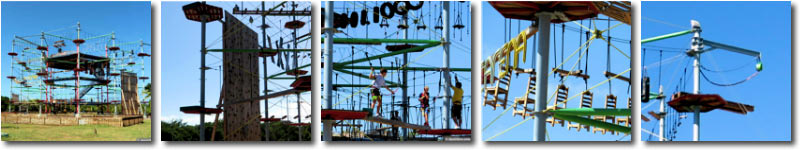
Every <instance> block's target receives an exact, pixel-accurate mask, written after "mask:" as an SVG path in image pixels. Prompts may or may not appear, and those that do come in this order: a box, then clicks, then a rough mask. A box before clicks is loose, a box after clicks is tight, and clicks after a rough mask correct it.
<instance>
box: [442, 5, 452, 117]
mask: <svg viewBox="0 0 800 150" xmlns="http://www.w3.org/2000/svg"><path fill="white" fill-rule="evenodd" d="M449 12H450V1H445V2H444V4H442V26H443V27H444V28H442V49H443V51H444V52H443V53H442V57H444V58H443V60H444V62H442V63H443V64H444V68H445V69H449V68H450V36H448V34H450V27H449V26H448V25H449V23H450V17H449V16H448V15H449ZM442 74H444V82H445V86H448V87H446V88H444V109H445V110H444V111H443V112H444V113H442V116H444V118H445V120H444V122H443V123H444V127H445V129H450V113H452V112H450V99H451V98H452V97H451V95H450V87H449V86H450V85H451V83H450V72H445V71H442Z"/></svg>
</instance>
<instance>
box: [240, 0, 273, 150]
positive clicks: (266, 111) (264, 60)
mask: <svg viewBox="0 0 800 150" xmlns="http://www.w3.org/2000/svg"><path fill="white" fill-rule="evenodd" d="M242 7H244V6H242ZM261 10H262V11H266V6H265V4H264V1H261ZM266 25H267V16H266V15H263V14H262V15H261V46H262V47H264V48H267V28H265V27H266ZM261 65H263V66H264V95H269V92H268V88H267V82H268V81H267V80H269V78H268V75H267V56H266V55H264V58H262V60H261ZM264 118H267V119H265V121H264V137H265V138H264V141H269V125H270V122H269V118H270V117H269V98H265V99H264Z"/></svg>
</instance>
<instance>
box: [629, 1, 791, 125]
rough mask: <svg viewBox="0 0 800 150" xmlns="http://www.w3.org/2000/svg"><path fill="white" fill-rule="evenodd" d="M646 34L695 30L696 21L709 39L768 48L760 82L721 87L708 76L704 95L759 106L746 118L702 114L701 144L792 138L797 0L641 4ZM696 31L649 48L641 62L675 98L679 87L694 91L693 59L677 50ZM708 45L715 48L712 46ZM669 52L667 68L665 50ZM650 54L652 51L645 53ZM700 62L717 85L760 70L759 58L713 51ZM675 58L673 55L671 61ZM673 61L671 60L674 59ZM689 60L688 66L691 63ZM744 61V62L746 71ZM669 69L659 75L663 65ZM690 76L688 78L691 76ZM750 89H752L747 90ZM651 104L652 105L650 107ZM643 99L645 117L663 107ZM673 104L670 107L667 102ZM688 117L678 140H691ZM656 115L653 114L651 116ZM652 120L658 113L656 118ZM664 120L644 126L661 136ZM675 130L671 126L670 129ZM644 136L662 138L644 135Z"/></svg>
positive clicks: (654, 80) (763, 52) (703, 84)
mask: <svg viewBox="0 0 800 150" xmlns="http://www.w3.org/2000/svg"><path fill="white" fill-rule="evenodd" d="M641 10H642V30H641V31H642V38H643V39H644V38H649V37H654V36H658V35H663V34H667V33H672V32H677V31H682V30H687V29H690V26H691V25H690V20H697V21H699V22H700V24H701V26H702V31H703V32H702V33H701V36H702V37H703V38H704V39H705V40H711V41H715V42H719V43H725V44H729V45H733V46H737V47H741V48H746V49H751V50H755V51H759V52H761V55H762V59H761V60H762V62H763V64H764V70H763V71H761V72H760V73H759V74H758V75H757V76H755V77H754V78H753V79H751V80H749V81H747V82H744V83H742V84H739V85H736V86H729V87H720V86H715V85H712V84H710V83H709V82H708V81H707V80H705V79H702V77H701V79H700V80H701V82H700V87H701V88H700V89H701V90H700V92H701V93H705V94H719V95H720V96H722V97H723V98H725V99H726V100H729V101H735V102H740V103H744V104H750V105H753V106H755V111H754V112H752V113H749V114H747V115H740V114H735V113H731V112H727V111H722V110H714V111H711V112H708V113H703V114H701V119H700V120H701V121H700V123H701V124H700V140H702V141H788V140H791V120H792V119H791V104H792V103H791V99H790V96H791V85H790V82H788V81H790V80H791V76H790V75H791V55H790V54H791V47H790V45H791V36H790V31H791V28H790V25H791V23H790V20H791V18H790V17H791V14H790V13H791V8H790V2H788V1H787V2H642V9H641ZM690 40H691V35H684V36H679V37H674V38H670V39H666V40H662V41H656V42H650V43H646V44H643V45H642V48H644V49H646V50H645V52H643V53H642V54H643V55H645V56H642V64H643V65H647V66H648V69H647V70H646V71H645V70H643V71H642V76H650V77H651V85H653V87H654V88H653V89H654V90H656V92H657V90H658V85H659V83H658V82H659V81H658V79H659V78H660V79H661V81H660V82H661V85H663V86H664V94H665V95H667V96H669V95H671V94H673V93H675V92H676V91H677V90H679V89H683V90H682V91H688V92H691V91H692V90H693V88H692V79H691V75H692V71H691V63H690V62H691V60H692V59H691V58H687V57H686V56H685V55H684V54H682V53H679V52H677V51H683V50H684V49H688V48H689V43H690ZM707 47H708V46H707ZM658 50H664V52H663V60H664V61H665V62H664V64H663V65H660V66H661V67H658V66H659V65H658V61H659V60H660V59H659V51H658ZM645 53H646V54H645ZM701 57H702V59H701V64H703V65H706V67H707V68H709V69H713V70H733V71H731V72H723V73H717V72H708V71H706V72H705V74H706V75H707V76H708V78H710V79H711V80H712V81H714V82H719V83H733V82H737V81H740V80H743V79H745V78H747V77H748V76H750V75H751V74H753V73H754V72H756V71H755V67H754V66H755V63H756V61H755V59H754V58H753V57H749V56H745V55H741V54H738V53H732V52H728V51H724V50H714V51H711V52H707V53H704V54H703V55H701ZM669 58H674V60H672V61H668V60H669ZM667 62H670V63H667ZM687 63H688V64H687ZM740 66H743V67H741V69H739V68H740ZM685 67H688V68H687V69H688V70H687V73H686V78H688V81H687V82H686V83H685V84H686V87H685V88H680V83H681V82H680V78H682V76H683V75H682V74H683V68H685ZM659 68H660V69H662V77H659V73H658V69H659ZM684 81H686V80H684ZM745 92H746V93H745ZM650 103H654V104H653V105H652V106H649V107H647V105H649V104H650ZM650 103H644V104H642V106H643V107H647V108H643V109H642V114H646V113H647V112H649V111H656V112H657V111H658V106H659V105H658V101H654V102H650ZM667 108H668V109H669V107H667ZM683 115H687V116H688V118H686V119H682V120H680V121H679V122H681V124H682V125H681V126H678V127H676V128H675V130H676V131H677V134H676V135H675V139H674V140H676V141H687V140H688V141H690V140H692V121H693V119H692V115H691V114H675V116H683ZM648 117H650V116H648ZM650 118H652V117H650ZM657 124H658V123H657V121H650V122H642V130H652V131H655V132H653V133H656V134H657V133H658V128H657V126H658V125H657ZM668 130H670V129H668ZM641 135H642V140H648V139H651V140H658V138H657V137H649V134H647V133H644V132H643V133H642V134H641Z"/></svg>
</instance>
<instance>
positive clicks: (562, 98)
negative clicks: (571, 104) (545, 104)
mask: <svg viewBox="0 0 800 150" xmlns="http://www.w3.org/2000/svg"><path fill="white" fill-rule="evenodd" d="M556 91H557V92H556V93H557V94H556V101H555V102H553V109H554V110H558V109H564V108H567V103H566V101H567V97H568V96H569V88H567V86H565V85H563V84H561V85H558V89H556ZM546 121H547V123H550V126H553V127H554V126H556V124H560V125H561V127H564V120H561V119H556V118H553V117H550V118H548V119H547V120H546Z"/></svg>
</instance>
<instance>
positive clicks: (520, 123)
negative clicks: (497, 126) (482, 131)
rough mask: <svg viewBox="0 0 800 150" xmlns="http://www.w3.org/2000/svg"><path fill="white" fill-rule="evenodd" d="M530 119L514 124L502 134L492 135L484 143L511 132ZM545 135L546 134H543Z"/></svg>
mask: <svg viewBox="0 0 800 150" xmlns="http://www.w3.org/2000/svg"><path fill="white" fill-rule="evenodd" d="M531 118H533V117H530V118H528V119H525V120H522V121H520V122H519V123H517V124H515V125H514V126H511V127H510V128H508V129H506V130H503V131H502V132H500V133H497V134H495V135H494V136H492V137H489V138H487V139H486V140H485V141H491V140H492V139H494V138H496V137H497V136H500V135H503V134H505V133H506V132H508V131H511V129H514V128H516V127H517V126H519V125H522V123H525V122H528V120H531ZM545 133H546V132H545Z"/></svg>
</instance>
